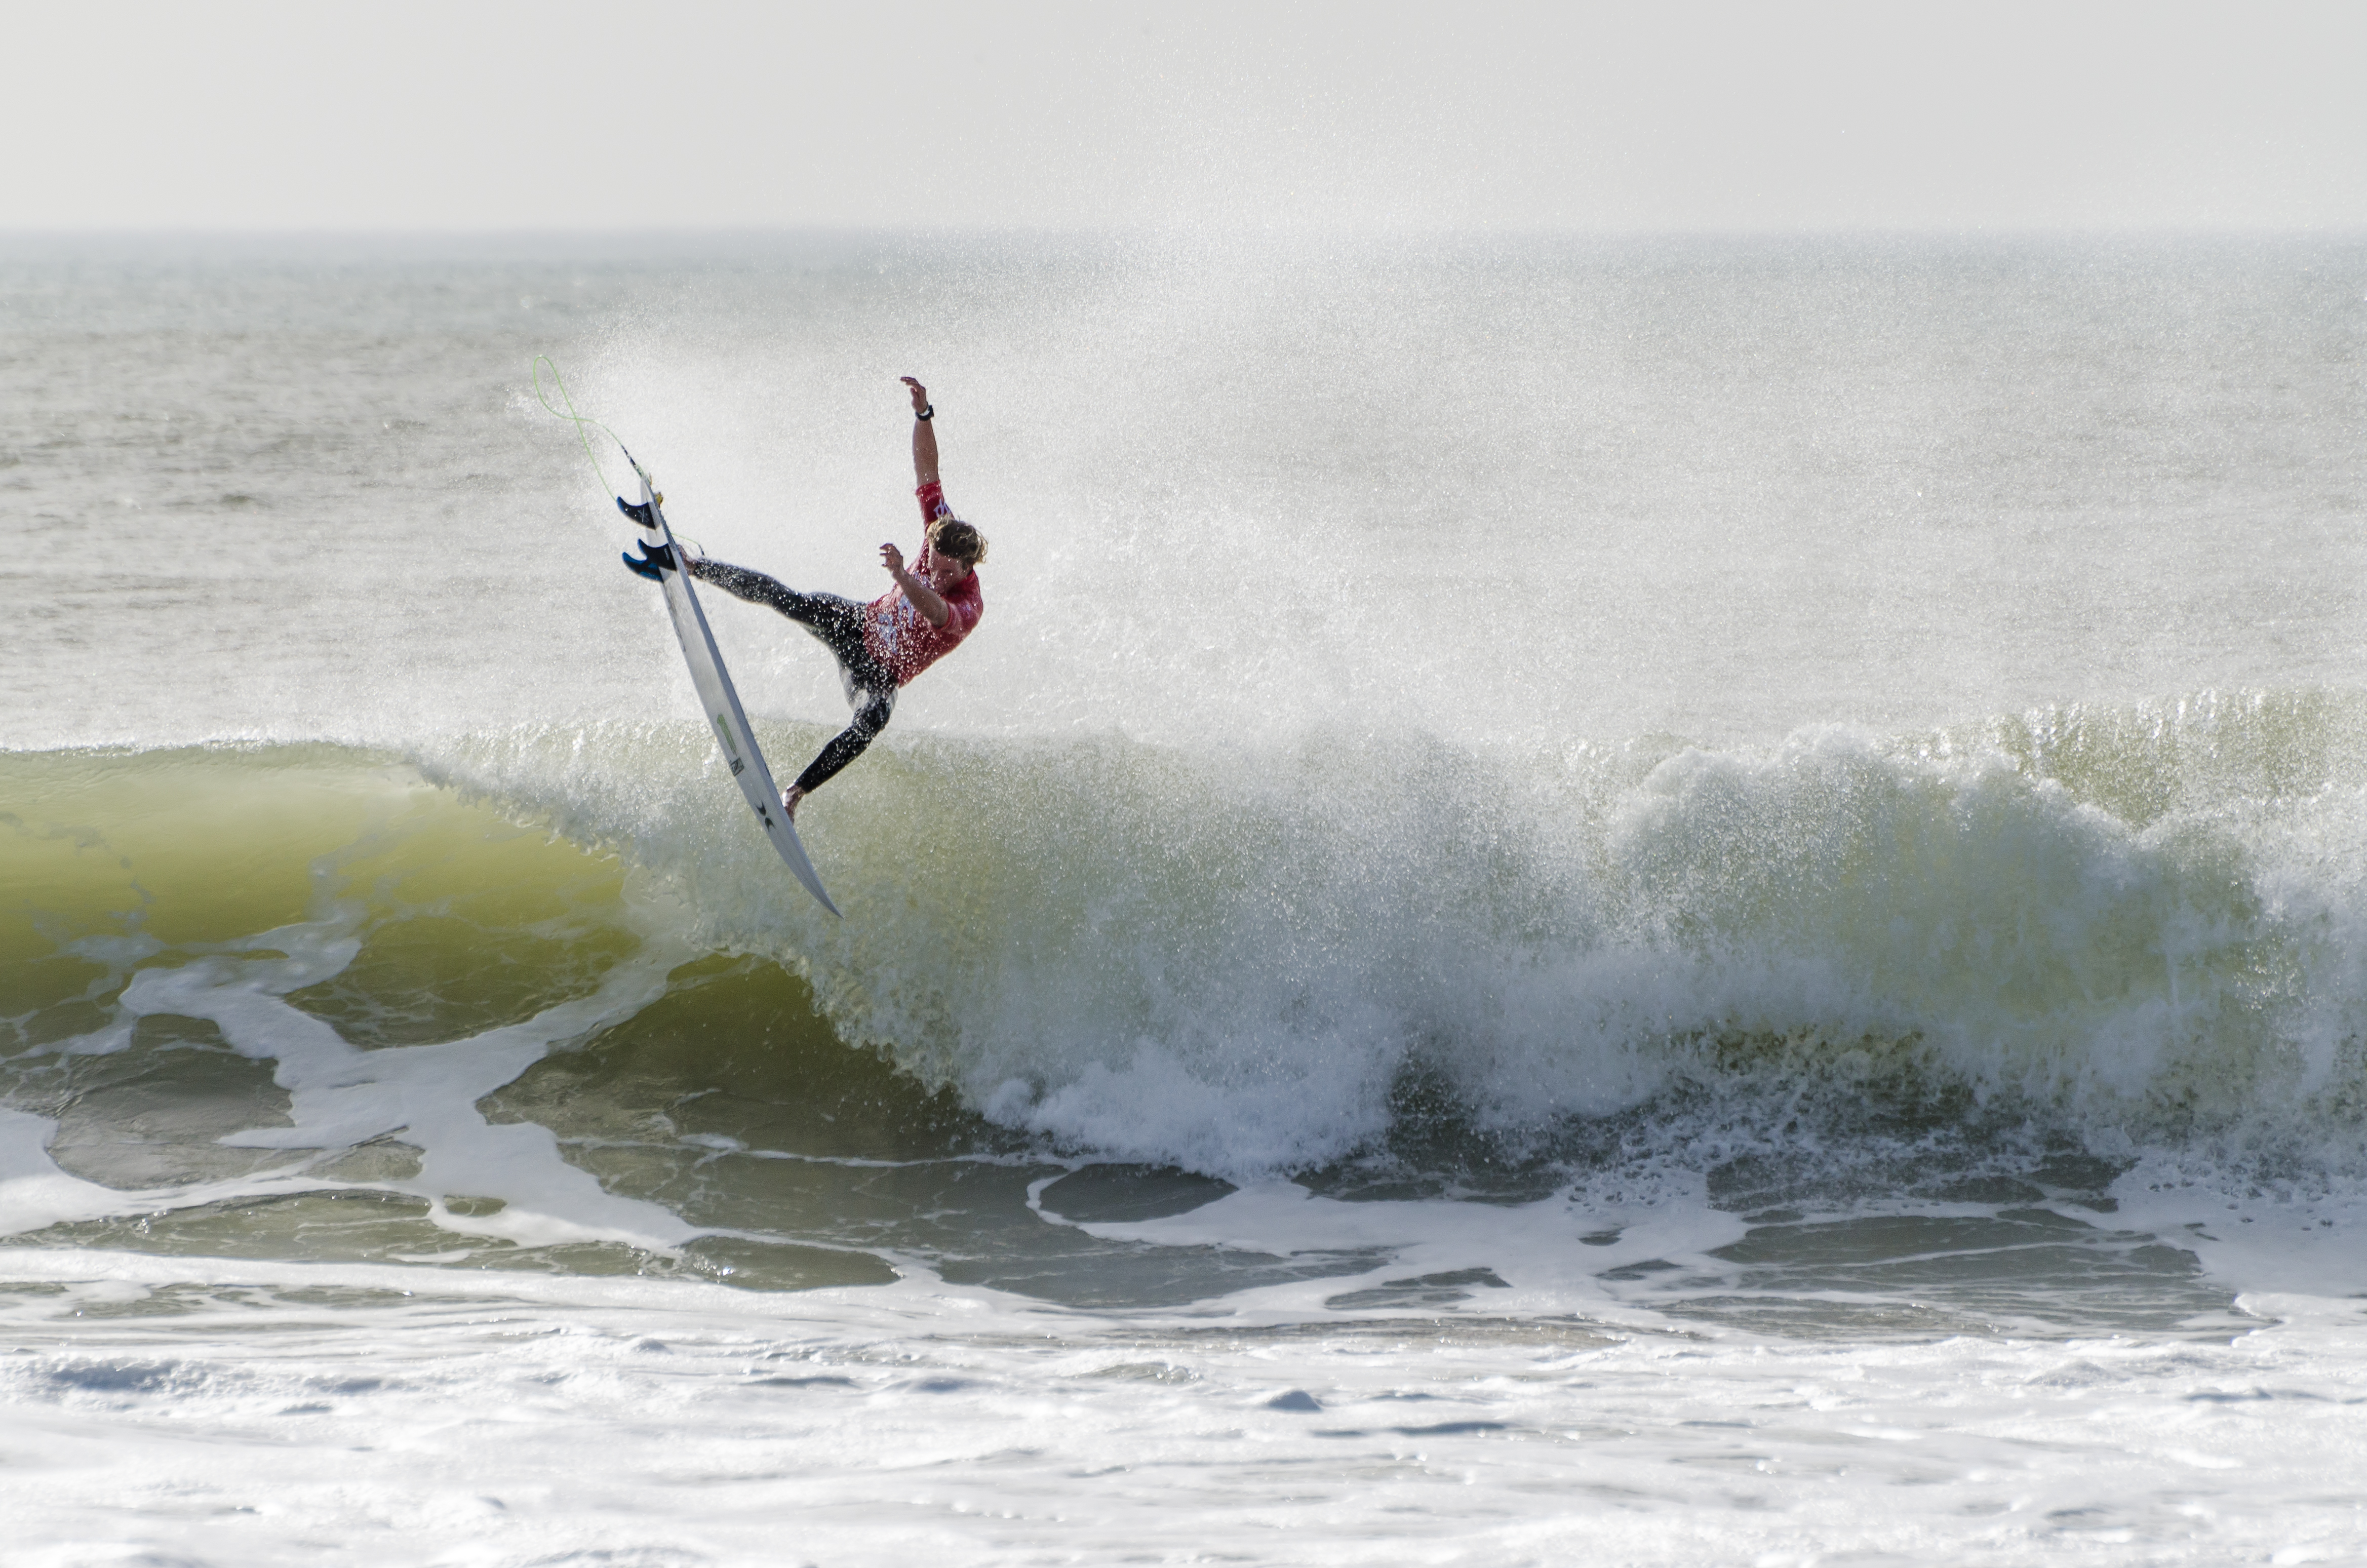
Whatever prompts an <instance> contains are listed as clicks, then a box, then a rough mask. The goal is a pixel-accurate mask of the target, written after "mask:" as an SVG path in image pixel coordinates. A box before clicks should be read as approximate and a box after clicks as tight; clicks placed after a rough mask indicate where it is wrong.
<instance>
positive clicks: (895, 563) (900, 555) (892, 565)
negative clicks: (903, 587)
mask: <svg viewBox="0 0 2367 1568" xmlns="http://www.w3.org/2000/svg"><path fill="white" fill-rule="evenodd" d="M879 564H880V565H882V566H885V567H886V568H888V574H889V576H891V577H901V576H902V575H903V574H904V552H903V551H900V550H899V549H897V548H896V547H895V546H894V545H892V544H883V545H881V546H880V547H879Z"/></svg>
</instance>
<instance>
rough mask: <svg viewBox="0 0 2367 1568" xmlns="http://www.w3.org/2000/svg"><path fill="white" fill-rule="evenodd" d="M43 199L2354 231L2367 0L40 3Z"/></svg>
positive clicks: (90, 222)
mask: <svg viewBox="0 0 2367 1568" xmlns="http://www.w3.org/2000/svg"><path fill="white" fill-rule="evenodd" d="M8 32H9V37H8V40H7V47H8V53H9V56H10V62H11V66H12V69H11V71H10V74H9V75H10V80H9V83H8V86H7V89H6V93H5V94H0V129H5V131H6V145H7V146H8V148H9V160H8V163H9V167H8V172H7V176H6V180H5V183H0V190H5V192H6V211H5V213H0V226H6V227H9V228H16V229H85V228H142V229H156V228H166V229H180V228H211V229H289V228H294V229H373V230H383V229H464V230H485V229H618V228H624V229H638V228H747V227H756V228H776V227H805V226H811V225H859V226H907V225H916V224H918V225H964V226H967V225H976V224H1002V225H1019V226H1028V227H1039V226H1050V227H1060V228H1079V227H1105V226H1113V225H1116V226H1136V225H1188V226H1251V227H1272V226H1296V225H1315V226H1322V227H1331V226H1353V227H1382V228H1413V229H1422V230H1439V229H1471V228H1478V229H1490V230H1504V229H1551V230H1590V231H1634V230H1667V229H1680V230H1704V229H1707V230H1735V229H1745V230H1764V229H1802V228H1808V229H1830V228H1852V227H1855V228H1866V227H1871V228H1946V229H1966V228H1978V229H2017V228H2034V227H2044V228H2059V227H2093V226H2102V227H2128V226H2144V227H2158V226H2168V227H2179V228H2193V227H2208V228H2220V227H2276V228H2361V227H2367V85H2362V84H2361V72H2362V68H2367V4H2362V3H2361V0H2346V3H2343V4H2315V5H2278V4H2245V5H2212V6H2199V5H2191V4H2180V3H2176V0H2170V3H2163V4H2154V5H2134V4H2081V3H2079V0H2056V3H2052V4H2044V5H2025V4H2020V3H1999V0H1983V3H1980V4H1965V5H1957V4H1915V3H1911V0H1899V3H1895V4H1886V5H1852V4H1803V5H1786V4H1783V3H1781V0H1773V3H1769V4H1761V5H1726V4H1704V5H1690V4H1658V3H1655V4H1646V3H1643V0H1638V3H1636V4H1632V5H1623V6H1584V5H1565V6H1487V5H1476V4H1457V5H1438V6H1396V7H1392V6H1375V5H1307V6H1293V5H1288V4H1283V3H1277V0H1267V3H1265V4H1259V5H1243V6H1213V5H1204V4H1196V3H1195V4H1184V5H1177V6H1131V5H1083V4H1034V5H1009V6H997V5H991V4H971V5H940V4H935V3H932V0H896V3H891V4H887V5H880V6H851V5H831V6H789V5H747V4H739V3H736V0H735V3H718V4H701V3H699V0H674V3H672V4H667V5H663V6H657V5H650V6H640V5H626V4H617V3H614V0H572V3H569V4H565V5H555V4H545V3H541V0H522V3H515V4H504V3H503V0H471V3H470V4H465V5H455V4H446V3H443V0H403V3H402V4H394V5H373V6H367V7H365V6H357V5H350V4H342V3H339V0H307V3H305V4H280V3H277V0H207V3H202V4H192V3H188V0H182V3H178V4H145V3H127V0H74V3H73V4H65V3H62V0H58V3H51V4H41V5H29V4H28V5H26V6H18V7H16V8H15V10H14V13H13V14H12V17H11V19H10V23H9V28H8Z"/></svg>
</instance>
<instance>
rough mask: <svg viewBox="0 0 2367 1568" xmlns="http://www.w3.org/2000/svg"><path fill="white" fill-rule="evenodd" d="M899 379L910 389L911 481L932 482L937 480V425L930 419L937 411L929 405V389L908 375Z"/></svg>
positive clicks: (916, 482) (917, 482)
mask: <svg viewBox="0 0 2367 1568" xmlns="http://www.w3.org/2000/svg"><path fill="white" fill-rule="evenodd" d="M898 380H900V381H902V382H903V383H904V384H905V385H906V386H907V387H910V388H911V389H912V483H915V484H934V483H936V482H937V427H936V426H934V425H933V424H931V423H930V421H931V420H933V419H934V418H935V417H936V416H937V411H936V410H935V409H934V408H932V407H930V406H929V389H928V388H926V387H924V386H923V385H922V384H921V383H920V382H919V381H914V380H913V379H912V377H910V376H901V377H899V378H898Z"/></svg>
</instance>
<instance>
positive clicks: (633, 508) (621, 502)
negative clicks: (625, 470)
mask: <svg viewBox="0 0 2367 1568" xmlns="http://www.w3.org/2000/svg"><path fill="white" fill-rule="evenodd" d="M617 510H618V511H619V512H622V513H624V514H625V516H627V517H630V518H632V519H633V521H635V522H637V523H639V524H640V525H641V527H643V528H656V527H657V526H658V520H657V517H656V516H655V514H653V513H652V512H651V510H650V504H649V503H648V502H646V501H642V502H640V503H638V504H637V503H635V502H631V501H628V500H626V499H625V498H624V497H623V496H621V495H619V496H617Z"/></svg>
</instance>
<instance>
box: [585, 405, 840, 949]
mask: <svg viewBox="0 0 2367 1568" xmlns="http://www.w3.org/2000/svg"><path fill="white" fill-rule="evenodd" d="M625 457H626V460H627V461H631V460H632V454H631V453H630V452H628V453H626V454H625ZM633 472H634V473H635V474H636V475H638V476H639V477H640V482H641V505H643V506H647V507H648V508H649V509H650V524H649V526H648V527H647V528H643V529H642V533H643V534H644V536H645V537H646V538H647V539H648V540H649V545H650V549H651V551H655V550H656V549H657V547H658V546H660V545H663V546H664V547H665V549H666V551H667V559H669V560H671V561H673V562H674V563H675V564H674V566H672V567H669V568H663V569H661V571H660V573H659V586H661V587H662V588H663V589H664V590H665V607H666V614H667V615H669V616H671V617H672V618H673V619H674V636H675V637H676V638H677V639H678V640H679V641H680V642H681V643H682V656H683V658H684V659H685V660H686V661H688V663H689V665H690V684H691V685H692V686H693V687H697V691H698V701H699V706H700V707H702V708H704V709H705V710H707V727H708V729H710V730H712V731H714V732H715V740H716V744H718V745H720V746H721V747H722V748H723V760H724V761H725V762H727V763H729V764H730V767H731V777H732V778H736V779H738V780H739V781H740V792H741V793H742V795H745V796H746V797H748V809H749V810H750V811H753V812H755V813H756V820H757V821H758V822H760V823H762V824H764V836H765V837H767V838H769V839H771V840H772V841H773V847H774V848H775V849H777V850H779V851H780V854H781V858H782V860H783V861H785V862H786V863H787V866H788V868H789V872H790V874H791V875H792V876H794V877H796V878H797V879H798V881H800V882H803V883H804V884H805V889H806V892H810V893H811V894H813V895H814V897H815V898H817V899H819V900H821V906H822V907H823V908H824V909H827V910H829V911H830V912H831V913H832V915H837V914H838V905H836V904H834V903H832V902H831V901H830V893H829V892H828V890H826V889H825V888H823V886H822V885H821V877H819V876H817V875H816V874H815V872H814V868H813V862H812V861H811V860H810V859H808V858H806V846H805V845H804V844H802V843H801V842H799V841H798V829H797V824H795V823H792V822H791V821H790V820H789V813H788V812H785V811H783V810H782V809H781V791H780V790H779V788H778V787H777V786H776V785H775V784H774V782H773V770H772V769H771V768H769V767H765V766H764V752H763V751H762V750H761V749H760V748H759V747H758V746H757V744H756V736H755V733H754V732H753V731H752V730H750V729H749V728H748V715H747V714H746V713H745V712H744V711H742V709H741V707H740V694H739V693H738V692H737V691H735V690H733V689H732V687H731V675H730V671H728V670H726V669H725V668H724V667H723V655H722V653H720V652H719V651H718V650H717V648H716V646H715V633H714V632H712V631H708V627H707V612H706V611H704V610H702V609H700V608H698V596H697V594H696V593H694V592H692V591H691V586H690V574H689V573H687V572H685V571H684V570H682V566H681V562H682V559H683V557H682V553H681V550H680V547H679V546H677V545H676V544H675V543H674V530H673V529H672V528H668V527H666V520H665V513H664V511H663V509H662V508H661V507H660V506H658V496H657V492H656V490H655V489H653V488H652V487H651V484H650V476H649V475H648V474H646V473H643V472H641V465H640V464H639V463H637V462H636V463H633ZM842 918H844V916H842Z"/></svg>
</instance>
